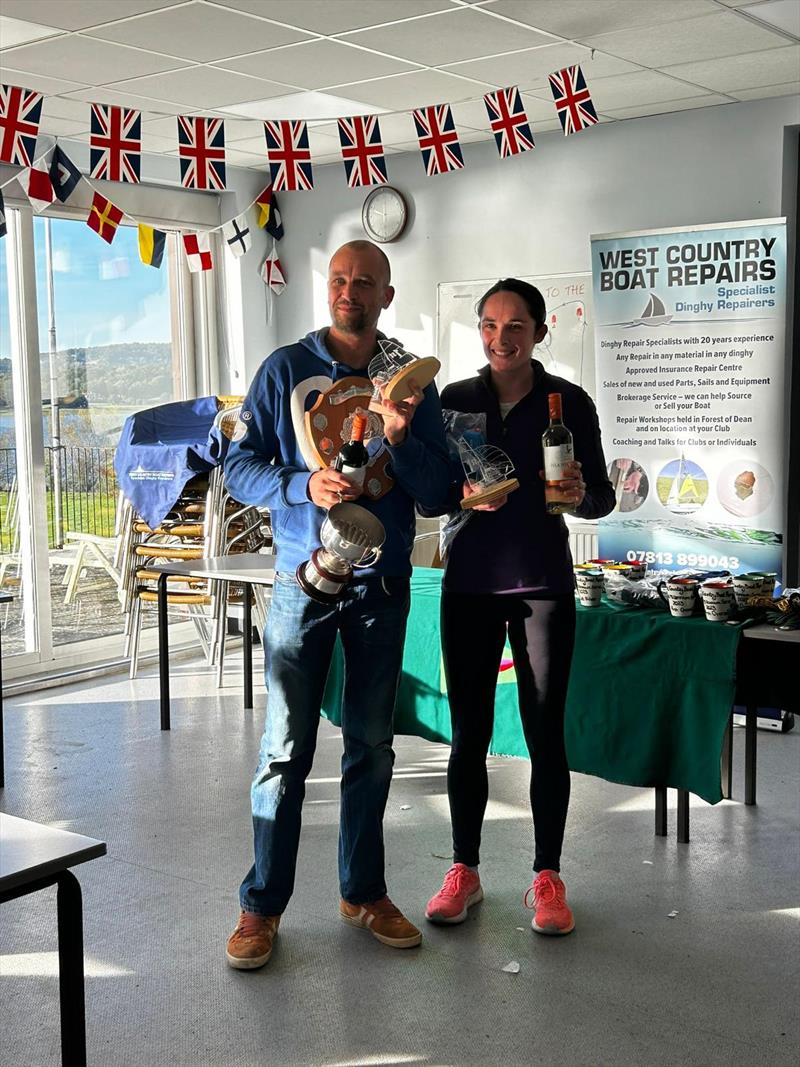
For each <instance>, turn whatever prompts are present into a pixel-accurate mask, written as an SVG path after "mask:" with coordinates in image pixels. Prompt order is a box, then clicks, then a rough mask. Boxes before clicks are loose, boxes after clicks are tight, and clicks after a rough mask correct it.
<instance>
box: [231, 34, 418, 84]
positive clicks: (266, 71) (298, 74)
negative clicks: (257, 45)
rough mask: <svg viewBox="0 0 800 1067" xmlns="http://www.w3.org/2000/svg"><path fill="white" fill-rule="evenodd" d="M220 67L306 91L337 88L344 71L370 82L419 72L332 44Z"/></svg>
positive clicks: (299, 47)
mask: <svg viewBox="0 0 800 1067" xmlns="http://www.w3.org/2000/svg"><path fill="white" fill-rule="evenodd" d="M218 66H220V67H225V68H226V69H227V70H236V71H239V72H241V73H242V74H255V75H256V77H261V78H263V77H269V78H271V79H273V80H274V81H285V82H288V83H290V84H292V85H299V86H301V87H302V88H304V89H320V88H322V87H323V86H327V85H336V84H337V83H338V82H340V81H341V80H342V77H343V75H342V72H343V71H345V72H346V73H345V75H344V76H345V77H351V76H352V71H354V70H355V71H358V75H359V77H360V78H364V79H367V78H383V77H386V76H387V75H389V74H400V73H401V72H402V71H406V70H414V69H415V68H414V67H413V66H412V65H411V64H410V63H406V62H404V61H403V60H401V59H389V58H388V57H386V56H379V55H376V54H375V53H374V52H367V51H365V50H364V49H362V48H353V47H351V46H349V45H346V44H340V43H339V41H328V40H316V41H309V42H308V43H306V44H299V45H294V46H293V47H291V48H277V49H274V50H270V51H268V52H256V53H254V54H252V55H248V56H240V57H239V58H238V59H229V60H226V61H225V62H221V63H219V64H218Z"/></svg>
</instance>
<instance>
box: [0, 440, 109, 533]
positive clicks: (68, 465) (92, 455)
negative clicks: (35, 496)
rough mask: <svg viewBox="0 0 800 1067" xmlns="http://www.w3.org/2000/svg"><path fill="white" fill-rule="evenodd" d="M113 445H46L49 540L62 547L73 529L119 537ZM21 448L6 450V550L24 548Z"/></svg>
mask: <svg viewBox="0 0 800 1067" xmlns="http://www.w3.org/2000/svg"><path fill="white" fill-rule="evenodd" d="M114 451H115V449H113V448H84V447H82V446H77V445H62V447H61V448H58V449H55V448H51V447H46V448H45V492H46V494H47V519H48V523H47V525H48V544H49V546H50V548H59V547H60V546H61V545H62V544H63V540H64V534H65V533H66V531H67V530H74V531H76V532H80V533H91V534H96V535H97V536H100V537H112V536H113V535H114V518H115V509H116V504H117V479H116V475H115V474H114ZM54 463H58V470H59V471H60V474H61V479H60V503H61V508H60V517H61V529H60V530H57V529H56V522H55V519H54V516H55V514H56V510H57V509H56V508H55V498H54V492H53V482H54V477H53V476H54ZM16 496H17V450H16V449H15V448H0V552H15V551H17V549H18V529H17V523H18V521H19V520H18V514H19V510H18V507H17V500H16Z"/></svg>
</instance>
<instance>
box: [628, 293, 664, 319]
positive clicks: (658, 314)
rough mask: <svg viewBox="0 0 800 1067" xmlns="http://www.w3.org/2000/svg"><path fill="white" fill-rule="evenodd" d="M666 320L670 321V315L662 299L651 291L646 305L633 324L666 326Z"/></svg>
mask: <svg viewBox="0 0 800 1067" xmlns="http://www.w3.org/2000/svg"><path fill="white" fill-rule="evenodd" d="M668 322H672V315H668V314H667V309H666V308H665V307H664V301H663V300H661V299H660V297H657V296H656V294H655V293H651V294H650V299H649V300H648V301H647V307H646V308H645V309H644V311H643V312H642V314H641V315H640V316H639V318H638V319H637V320H636V322H635V323H633V325H635V326H666V324H667V323H668Z"/></svg>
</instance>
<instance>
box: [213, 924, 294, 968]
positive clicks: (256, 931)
mask: <svg viewBox="0 0 800 1067" xmlns="http://www.w3.org/2000/svg"><path fill="white" fill-rule="evenodd" d="M280 921H281V917H280V915H256V914H255V913H254V912H252V911H243V912H241V914H240V915H239V922H238V923H237V924H236V929H235V930H234V931H233V933H232V934H231V936H230V937H229V938H228V946H227V951H226V953H225V955H226V957H227V959H228V963H229V964H230V966H231V967H235V968H236V970H237V971H254V970H256V968H257V967H263V966H264V964H265V963H266V962H267V960H268V959H269V958H270V956H271V955H272V945H273V943H274V941H275V938H276V937H277V934H278V923H279V922H280Z"/></svg>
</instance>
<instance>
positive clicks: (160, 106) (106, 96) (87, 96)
mask: <svg viewBox="0 0 800 1067" xmlns="http://www.w3.org/2000/svg"><path fill="white" fill-rule="evenodd" d="M66 95H67V96H69V97H70V98H71V99H75V100H88V101H89V103H91V104H116V105H117V106H118V107H135V108H137V109H138V110H139V111H141V112H143V113H144V112H148V113H155V114H156V115H158V113H162V114H164V115H173V116H174V115H183V114H186V112H187V111H188V112H189V113H191V110H192V109H191V108H188V109H187V108H186V107H185V106H184V105H183V104H174V103H171V102H170V101H168V100H151V99H148V98H147V97H144V96H137V95H136V94H135V93H120V92H117V91H116V90H115V89H109V88H108V87H107V86H105V85H101V86H99V87H96V88H92V87H91V86H89V88H85V89H77V90H75V92H71V93H67V94H66ZM173 121H174V119H173Z"/></svg>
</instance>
